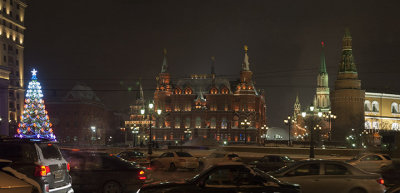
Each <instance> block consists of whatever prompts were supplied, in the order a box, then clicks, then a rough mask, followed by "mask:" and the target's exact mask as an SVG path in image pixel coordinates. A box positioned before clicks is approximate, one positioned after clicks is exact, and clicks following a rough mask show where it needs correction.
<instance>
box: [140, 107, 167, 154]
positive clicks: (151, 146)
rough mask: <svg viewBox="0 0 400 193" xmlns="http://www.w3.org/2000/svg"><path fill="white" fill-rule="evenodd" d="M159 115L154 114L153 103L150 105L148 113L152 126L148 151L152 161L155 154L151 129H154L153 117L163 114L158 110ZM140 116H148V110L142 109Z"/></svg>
mask: <svg viewBox="0 0 400 193" xmlns="http://www.w3.org/2000/svg"><path fill="white" fill-rule="evenodd" d="M156 112H157V115H156V114H155V113H154V104H153V103H149V108H148V111H147V114H148V115H149V118H150V124H149V144H148V150H147V154H149V159H150V160H151V158H150V157H151V154H153V141H152V140H153V135H152V133H151V128H152V119H153V115H155V116H159V115H161V113H162V110H161V109H157V111H156ZM140 114H142V115H145V114H146V110H145V109H141V110H140Z"/></svg>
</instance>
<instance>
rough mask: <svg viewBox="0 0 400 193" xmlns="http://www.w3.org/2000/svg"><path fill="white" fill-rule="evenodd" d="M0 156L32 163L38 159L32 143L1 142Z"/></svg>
mask: <svg viewBox="0 0 400 193" xmlns="http://www.w3.org/2000/svg"><path fill="white" fill-rule="evenodd" d="M0 158H1V159H7V160H11V161H14V162H23V163H30V162H35V161H37V154H36V149H35V147H34V146H33V145H32V144H1V145H0Z"/></svg>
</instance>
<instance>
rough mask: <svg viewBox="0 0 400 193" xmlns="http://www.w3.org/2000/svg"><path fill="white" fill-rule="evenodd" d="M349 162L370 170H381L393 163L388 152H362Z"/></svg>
mask: <svg viewBox="0 0 400 193" xmlns="http://www.w3.org/2000/svg"><path fill="white" fill-rule="evenodd" d="M347 162H348V163H349V164H351V165H353V166H356V167H358V168H360V169H363V170H365V171H368V172H380V171H381V169H382V168H384V167H387V166H389V165H391V164H392V159H391V158H390V156H389V155H386V154H372V153H368V154H360V155H358V156H356V157H355V158H353V159H351V160H348V161H347Z"/></svg>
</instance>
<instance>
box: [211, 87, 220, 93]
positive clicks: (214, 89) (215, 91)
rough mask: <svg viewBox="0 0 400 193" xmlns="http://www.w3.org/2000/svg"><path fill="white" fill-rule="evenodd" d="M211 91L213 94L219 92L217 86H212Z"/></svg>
mask: <svg viewBox="0 0 400 193" xmlns="http://www.w3.org/2000/svg"><path fill="white" fill-rule="evenodd" d="M210 93H211V94H218V89H217V88H212V89H211V91H210Z"/></svg>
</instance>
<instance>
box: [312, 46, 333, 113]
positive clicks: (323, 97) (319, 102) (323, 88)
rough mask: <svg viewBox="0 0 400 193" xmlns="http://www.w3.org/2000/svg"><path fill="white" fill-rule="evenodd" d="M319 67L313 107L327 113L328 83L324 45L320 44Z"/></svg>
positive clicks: (328, 103)
mask: <svg viewBox="0 0 400 193" xmlns="http://www.w3.org/2000/svg"><path fill="white" fill-rule="evenodd" d="M321 49H322V53H321V64H320V65H321V66H320V69H319V74H318V78H317V91H316V95H315V99H314V106H315V108H316V109H318V110H321V111H322V112H327V111H329V110H330V108H331V104H330V99H329V85H328V84H329V83H328V72H327V71H326V63H325V53H324V49H325V43H324V42H321Z"/></svg>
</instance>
